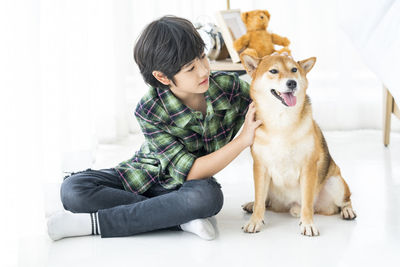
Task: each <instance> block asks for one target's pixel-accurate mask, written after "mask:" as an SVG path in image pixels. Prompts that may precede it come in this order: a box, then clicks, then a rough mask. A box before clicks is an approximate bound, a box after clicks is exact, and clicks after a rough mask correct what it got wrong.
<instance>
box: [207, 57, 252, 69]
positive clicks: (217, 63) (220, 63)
mask: <svg viewBox="0 0 400 267" xmlns="http://www.w3.org/2000/svg"><path fill="white" fill-rule="evenodd" d="M210 68H211V70H212V71H216V70H224V71H245V69H244V67H243V65H242V64H241V63H233V62H232V61H231V60H230V59H226V60H211V61H210Z"/></svg>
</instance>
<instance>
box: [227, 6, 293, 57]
mask: <svg viewBox="0 0 400 267" xmlns="http://www.w3.org/2000/svg"><path fill="white" fill-rule="evenodd" d="M270 17H271V15H270V14H269V12H268V11H267V10H253V11H249V12H244V13H242V14H241V18H242V20H243V22H244V24H245V25H246V28H247V33H246V34H245V35H243V36H241V37H240V38H239V39H236V40H235V41H234V43H233V46H234V48H235V50H236V51H237V52H238V53H239V54H240V53H241V52H243V51H244V50H245V49H246V53H247V54H250V55H252V56H254V57H258V58H262V57H264V56H267V55H271V54H272V53H274V52H278V53H283V52H287V53H288V54H289V55H290V50H289V48H288V46H289V44H290V41H289V39H288V38H286V37H281V36H279V35H277V34H274V33H269V32H268V31H267V27H268V23H269V20H270ZM274 44H276V45H281V46H283V48H282V49H281V50H279V51H277V50H275V48H274Z"/></svg>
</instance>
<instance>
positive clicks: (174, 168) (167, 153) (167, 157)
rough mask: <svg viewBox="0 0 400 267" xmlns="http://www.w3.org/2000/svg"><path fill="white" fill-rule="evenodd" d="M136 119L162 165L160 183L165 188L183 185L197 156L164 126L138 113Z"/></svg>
mask: <svg viewBox="0 0 400 267" xmlns="http://www.w3.org/2000/svg"><path fill="white" fill-rule="evenodd" d="M136 117H137V120H138V122H139V124H140V127H141V129H142V132H143V134H144V137H145V139H146V143H147V144H148V145H149V146H150V150H151V151H152V154H153V156H154V157H156V158H157V159H158V160H159V164H160V165H161V170H160V171H161V174H160V175H162V176H163V177H159V182H160V183H161V184H163V183H165V187H171V188H173V187H175V186H176V185H178V184H183V182H184V181H185V180H186V177H187V175H188V174H189V171H190V169H191V168H192V165H193V162H194V160H195V159H196V156H195V155H193V154H191V153H189V152H188V151H187V149H186V148H185V146H184V145H183V143H182V142H181V141H180V140H179V138H177V137H175V136H173V135H172V134H170V133H169V132H168V130H166V129H162V128H163V126H162V125H159V124H157V125H156V124H155V123H154V122H153V121H151V120H148V119H146V118H145V117H143V116H141V115H140V114H138V113H136ZM166 128H168V127H166ZM171 179H172V181H171Z"/></svg>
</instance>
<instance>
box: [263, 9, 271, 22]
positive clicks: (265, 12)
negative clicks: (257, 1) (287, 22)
mask: <svg viewBox="0 0 400 267" xmlns="http://www.w3.org/2000/svg"><path fill="white" fill-rule="evenodd" d="M263 13H264V14H265V16H267V17H268V20H269V19H270V17H271V15H270V14H269V12H268V11H267V10H263Z"/></svg>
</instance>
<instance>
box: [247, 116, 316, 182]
mask: <svg viewBox="0 0 400 267" xmlns="http://www.w3.org/2000/svg"><path fill="white" fill-rule="evenodd" d="M309 126H310V125H309V123H307V124H306V125H304V124H303V125H302V127H301V128H297V129H293V132H286V133H285V134H280V133H279V132H277V133H275V134H271V133H268V134H267V133H266V132H264V131H262V130H260V131H259V130H257V132H256V138H255V142H254V144H253V148H252V149H253V153H254V154H255V155H256V156H257V158H258V159H259V160H260V161H261V164H262V165H263V166H265V167H266V168H267V170H268V174H269V175H270V176H271V178H272V182H273V185H274V186H275V187H279V188H282V189H283V188H290V187H297V186H298V185H299V179H300V172H301V169H302V167H304V165H305V162H307V159H308V158H309V156H310V155H311V154H312V152H313V150H314V139H313V136H312V135H310V134H307V132H308V130H309ZM265 140H267V142H265Z"/></svg>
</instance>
